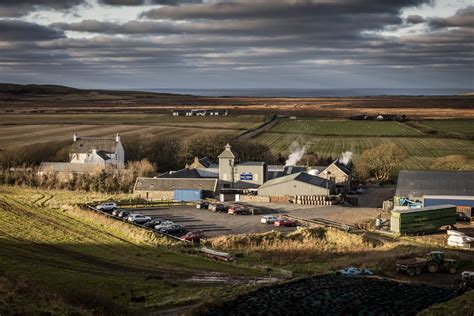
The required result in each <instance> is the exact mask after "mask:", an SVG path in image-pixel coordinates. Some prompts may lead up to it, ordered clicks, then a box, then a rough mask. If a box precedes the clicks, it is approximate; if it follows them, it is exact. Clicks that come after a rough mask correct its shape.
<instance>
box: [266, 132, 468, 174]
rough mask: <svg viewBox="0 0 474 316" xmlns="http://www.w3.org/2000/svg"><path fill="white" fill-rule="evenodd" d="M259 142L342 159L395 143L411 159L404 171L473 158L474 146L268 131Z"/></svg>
mask: <svg viewBox="0 0 474 316" xmlns="http://www.w3.org/2000/svg"><path fill="white" fill-rule="evenodd" d="M257 140H258V141H261V142H262V143H264V144H266V145H268V146H270V148H271V149H272V150H273V151H274V152H275V153H279V152H281V153H283V154H288V148H289V147H290V145H291V144H292V143H293V142H298V143H299V144H300V145H301V146H303V145H306V146H307V148H308V150H312V151H314V152H315V153H317V154H318V155H320V156H332V157H339V156H340V155H341V153H343V152H345V151H347V150H349V151H352V152H354V153H355V154H356V155H355V160H356V162H357V154H360V153H362V152H363V151H364V150H366V149H369V148H373V147H376V146H377V145H380V144H382V143H394V144H396V145H397V146H399V147H400V148H403V149H405V150H406V151H407V153H408V158H407V159H406V160H404V161H403V162H402V165H401V168H404V169H429V168H430V167H431V164H432V162H433V160H434V159H435V158H437V157H442V156H446V155H464V156H466V157H467V158H468V159H471V160H472V159H474V143H473V142H472V141H468V140H458V139H447V138H428V137H422V138H419V137H370V136H365V137H361V136H359V137H355V136H344V137H341V136H320V135H305V134H289V133H288V134H281V133H272V132H267V133H263V134H260V135H259V136H258V137H257ZM473 167H474V166H473Z"/></svg>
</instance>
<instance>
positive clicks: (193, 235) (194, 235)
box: [180, 230, 204, 241]
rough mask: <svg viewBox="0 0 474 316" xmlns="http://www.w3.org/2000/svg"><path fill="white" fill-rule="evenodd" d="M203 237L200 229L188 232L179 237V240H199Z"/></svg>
mask: <svg viewBox="0 0 474 316" xmlns="http://www.w3.org/2000/svg"><path fill="white" fill-rule="evenodd" d="M202 238H204V232H203V231H202V230H195V231H192V232H188V233H187V234H186V235H184V236H183V237H181V238H180V239H181V240H185V241H199V240H201V239H202Z"/></svg>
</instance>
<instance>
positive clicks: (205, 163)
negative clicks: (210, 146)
mask: <svg viewBox="0 0 474 316" xmlns="http://www.w3.org/2000/svg"><path fill="white" fill-rule="evenodd" d="M215 167H217V164H216V163H214V162H213V161H212V160H211V159H209V158H208V157H203V158H199V157H194V161H193V162H192V163H191V164H189V165H188V168H193V169H200V168H215Z"/></svg>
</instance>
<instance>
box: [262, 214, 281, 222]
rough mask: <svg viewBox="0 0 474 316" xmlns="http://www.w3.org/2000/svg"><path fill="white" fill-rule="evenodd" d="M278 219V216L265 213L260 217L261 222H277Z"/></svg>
mask: <svg viewBox="0 0 474 316" xmlns="http://www.w3.org/2000/svg"><path fill="white" fill-rule="evenodd" d="M277 220H278V217H276V216H273V215H265V216H263V217H262V218H261V219H260V223H262V224H275V222H276V221H277Z"/></svg>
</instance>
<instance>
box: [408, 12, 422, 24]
mask: <svg viewBox="0 0 474 316" xmlns="http://www.w3.org/2000/svg"><path fill="white" fill-rule="evenodd" d="M406 21H407V23H408V24H420V23H425V22H426V20H425V19H424V18H423V17H422V16H420V15H416V14H412V15H409V16H407V20H406Z"/></svg>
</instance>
